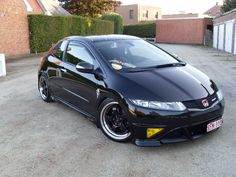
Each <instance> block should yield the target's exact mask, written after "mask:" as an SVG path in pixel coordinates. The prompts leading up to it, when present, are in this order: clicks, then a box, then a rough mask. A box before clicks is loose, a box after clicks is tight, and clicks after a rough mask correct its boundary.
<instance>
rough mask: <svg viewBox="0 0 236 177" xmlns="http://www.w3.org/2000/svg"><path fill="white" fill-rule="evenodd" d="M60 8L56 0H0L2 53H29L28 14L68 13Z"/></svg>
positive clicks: (13, 54) (12, 54)
mask: <svg viewBox="0 0 236 177" xmlns="http://www.w3.org/2000/svg"><path fill="white" fill-rule="evenodd" d="M50 2H51V3H50ZM58 9H59V10H58ZM60 9H62V8H61V7H60V6H59V4H57V3H56V1H55V0H0V24H1V25H0V38H1V40H0V53H3V54H5V55H6V57H7V58H8V57H14V56H20V55H25V54H29V53H30V50H29V30H28V20H27V15H28V14H47V15H53V14H56V15H66V14H67V12H65V10H64V9H63V10H60Z"/></svg>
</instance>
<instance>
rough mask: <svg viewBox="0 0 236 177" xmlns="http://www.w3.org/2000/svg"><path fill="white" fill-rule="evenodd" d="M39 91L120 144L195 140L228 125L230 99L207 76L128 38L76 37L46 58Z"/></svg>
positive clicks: (41, 67) (144, 42) (46, 100)
mask: <svg viewBox="0 0 236 177" xmlns="http://www.w3.org/2000/svg"><path fill="white" fill-rule="evenodd" d="M38 87H39V92H40V95H41V97H42V99H43V100H44V101H45V102H50V101H54V100H56V101H60V102H62V103H64V104H66V105H67V106H69V107H71V108H73V109H75V110H77V111H78V112H80V113H82V114H84V115H85V117H88V118H89V119H91V120H93V121H94V122H95V123H96V124H97V125H98V127H100V128H101V130H102V132H103V133H104V134H105V135H106V136H107V137H108V138H110V139H112V140H114V141H117V142H127V141H133V142H134V143H135V144H136V145H139V146H159V145H161V144H165V143H173V142H183V141H187V140H193V139H196V138H198V137H201V136H202V135H205V134H207V133H209V132H212V131H215V130H217V129H218V128H219V127H220V126H222V123H223V120H222V115H223V111H224V98H223V96H222V93H221V91H220V90H219V89H218V88H217V86H216V84H215V83H214V82H213V81H212V80H211V79H209V78H208V77H207V76H206V75H205V74H203V73H202V72H200V71H199V70H197V69H196V68H194V67H192V66H191V65H189V64H187V63H185V62H183V61H181V60H180V59H179V58H178V57H176V56H173V55H171V54H169V53H168V52H166V51H164V50H163V49H161V48H159V47H157V46H156V45H155V44H152V43H149V42H146V41H144V40H143V39H140V38H137V37H133V36H125V35H104V36H88V37H80V36H72V37H67V38H65V39H63V40H61V41H59V42H58V43H57V44H56V45H55V46H54V47H53V48H51V49H50V50H49V52H48V54H47V55H46V56H45V57H43V58H42V60H41V66H40V69H39V73H38Z"/></svg>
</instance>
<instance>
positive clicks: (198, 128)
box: [161, 118, 219, 143]
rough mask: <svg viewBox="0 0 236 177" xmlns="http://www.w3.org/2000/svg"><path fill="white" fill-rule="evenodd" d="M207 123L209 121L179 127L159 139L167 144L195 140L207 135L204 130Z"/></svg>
mask: <svg viewBox="0 0 236 177" xmlns="http://www.w3.org/2000/svg"><path fill="white" fill-rule="evenodd" d="M217 119H219V118H216V119H215V120H217ZM208 123H209V121H207V122H204V123H201V124H198V125H194V126H190V127H180V128H178V129H175V130H173V131H170V132H169V133H168V134H166V135H165V136H164V137H163V138H162V139H161V141H162V142H163V143H168V142H174V141H176V142H180V141H186V140H192V139H196V138H198V137H200V136H202V135H204V134H206V133H207V131H206V129H207V124H208Z"/></svg>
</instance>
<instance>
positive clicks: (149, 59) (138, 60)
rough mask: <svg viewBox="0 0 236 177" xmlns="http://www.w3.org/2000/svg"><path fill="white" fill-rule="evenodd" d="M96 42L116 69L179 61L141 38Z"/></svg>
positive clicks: (129, 68)
mask: <svg viewBox="0 0 236 177" xmlns="http://www.w3.org/2000/svg"><path fill="white" fill-rule="evenodd" d="M94 44H95V46H96V47H97V48H98V50H99V51H100V52H101V54H102V55H103V56H104V57H105V59H106V60H107V61H108V62H109V63H110V64H111V66H112V67H113V69H115V70H132V69H135V70H137V69H147V68H155V67H159V66H167V65H170V64H178V63H179V61H178V60H176V59H175V58H174V57H172V56H171V55H169V54H167V53H166V52H164V51H162V50H161V49H159V48H158V47H156V46H154V45H152V44H150V43H148V42H146V41H144V40H141V39H127V40H126V39H125V40H107V41H97V42H95V43H94Z"/></svg>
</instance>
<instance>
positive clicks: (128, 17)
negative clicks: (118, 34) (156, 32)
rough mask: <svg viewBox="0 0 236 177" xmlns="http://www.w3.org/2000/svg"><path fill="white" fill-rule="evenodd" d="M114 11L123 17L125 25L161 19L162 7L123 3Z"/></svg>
mask: <svg viewBox="0 0 236 177" xmlns="http://www.w3.org/2000/svg"><path fill="white" fill-rule="evenodd" d="M114 12H116V13H118V14H120V15H121V16H122V17H123V23H124V25H133V24H138V23H140V22H148V21H156V20H157V19H160V18H161V16H162V14H161V9H160V8H159V7H153V6H146V5H140V4H132V5H121V6H119V7H116V8H115V9H114Z"/></svg>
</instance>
